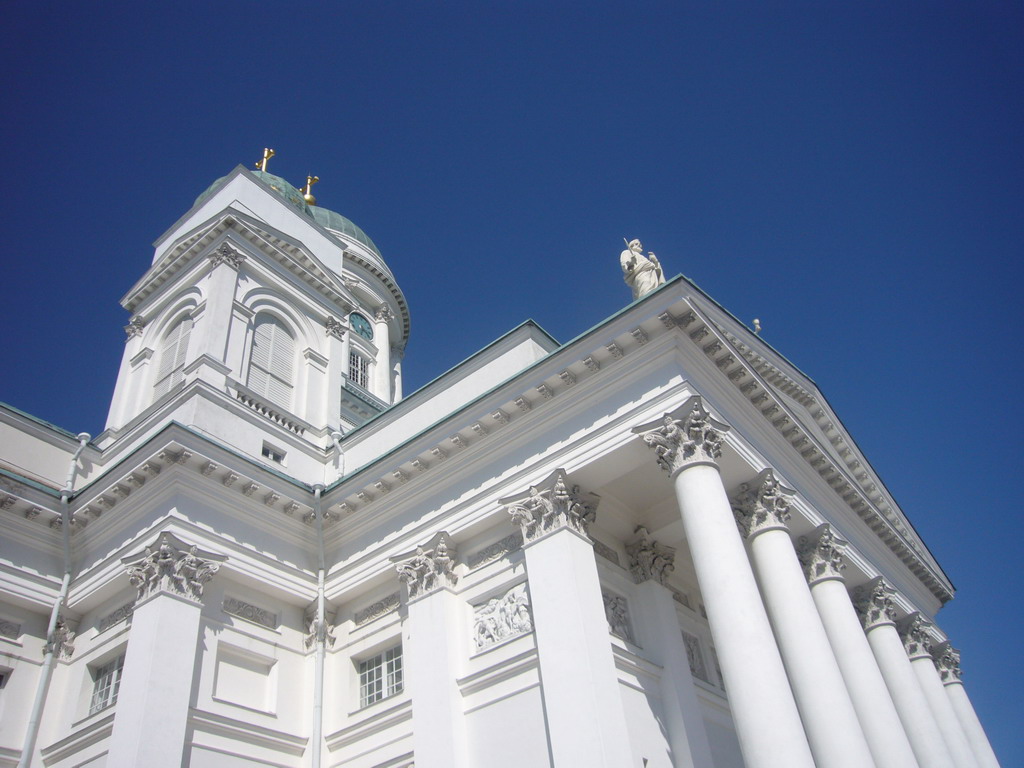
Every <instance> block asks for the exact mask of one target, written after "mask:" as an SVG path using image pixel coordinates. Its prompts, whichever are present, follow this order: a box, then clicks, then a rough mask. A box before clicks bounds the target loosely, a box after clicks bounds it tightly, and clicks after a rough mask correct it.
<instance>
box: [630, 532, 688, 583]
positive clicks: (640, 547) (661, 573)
mask: <svg viewBox="0 0 1024 768" xmlns="http://www.w3.org/2000/svg"><path fill="white" fill-rule="evenodd" d="M635 533H637V534H639V536H640V538H639V539H637V540H636V541H634V542H633V543H632V544H627V545H626V554H627V555H629V571H630V573H632V574H633V579H634V580H635V581H636V583H637V584H641V583H643V582H645V581H656V582H658V583H659V584H667V582H668V577H669V575H670V574H671V573H672V572H673V571H674V570H675V559H676V550H675V548H674V547H669V546H665V545H664V544H659V543H658V542H656V541H653V540H652V539H651V537H650V534H649V533H648V531H647V529H646V528H645V527H644V526H642V525H641V526H637V529H636V531H635Z"/></svg>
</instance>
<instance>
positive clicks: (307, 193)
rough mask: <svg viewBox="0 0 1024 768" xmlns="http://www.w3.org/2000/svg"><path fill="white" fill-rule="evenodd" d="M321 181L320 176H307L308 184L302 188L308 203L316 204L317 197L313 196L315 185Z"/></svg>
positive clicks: (303, 197)
mask: <svg viewBox="0 0 1024 768" xmlns="http://www.w3.org/2000/svg"><path fill="white" fill-rule="evenodd" d="M318 181H320V177H319V176H306V186H305V187H303V188H302V199H303V200H305V201H306V203H307V204H308V205H316V198H315V197H313V191H312V190H313V185H314V184H316V183H317V182H318Z"/></svg>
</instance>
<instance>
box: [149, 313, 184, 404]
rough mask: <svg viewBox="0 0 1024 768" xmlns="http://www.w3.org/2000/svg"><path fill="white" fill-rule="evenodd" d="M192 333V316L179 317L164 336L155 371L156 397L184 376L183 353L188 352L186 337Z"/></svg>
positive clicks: (169, 389) (179, 381) (178, 382)
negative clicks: (157, 366)
mask: <svg viewBox="0 0 1024 768" xmlns="http://www.w3.org/2000/svg"><path fill="white" fill-rule="evenodd" d="M191 333H192V318H191V317H188V316H185V317H183V318H181V319H180V320H179V321H178V322H177V323H175V324H174V327H173V328H171V330H169V331H168V332H167V335H166V336H164V342H163V345H162V346H161V348H160V357H159V358H158V359H159V361H160V362H159V365H160V367H159V368H157V372H156V397H157V398H159V397H161V396H163V395H166V394H167V393H168V392H170V391H171V388H172V387H174V386H175V385H176V384H180V383H181V381H182V379H184V378H185V373H184V370H185V355H186V353H187V352H188V337H189V335H190V334H191Z"/></svg>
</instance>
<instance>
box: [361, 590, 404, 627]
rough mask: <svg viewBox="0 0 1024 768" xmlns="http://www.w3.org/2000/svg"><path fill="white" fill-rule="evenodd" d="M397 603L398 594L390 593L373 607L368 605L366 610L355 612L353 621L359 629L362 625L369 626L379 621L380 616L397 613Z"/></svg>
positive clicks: (398, 600)
mask: <svg viewBox="0 0 1024 768" xmlns="http://www.w3.org/2000/svg"><path fill="white" fill-rule="evenodd" d="M399 602H400V599H399V594H398V592H392V593H391V594H390V595H388V596H387V597H385V598H384V599H382V600H378V601H377V602H376V603H374V604H373V605H368V606H367V607H366V608H363V609H362V610H359V611H356V613H355V616H354V617H353V621H354V622H355V625H356V626H357V627H361V626H363V624H369V623H370V622H371V621H374V620H376V619H379V618H380V617H381V616H387V615H388V614H389V613H394V612H395V611H397V610H398V604H399Z"/></svg>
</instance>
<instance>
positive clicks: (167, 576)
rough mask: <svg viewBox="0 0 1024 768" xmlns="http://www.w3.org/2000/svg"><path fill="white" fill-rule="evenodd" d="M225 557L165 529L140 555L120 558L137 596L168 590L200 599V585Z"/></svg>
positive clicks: (208, 578)
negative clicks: (202, 548) (191, 543)
mask: <svg viewBox="0 0 1024 768" xmlns="http://www.w3.org/2000/svg"><path fill="white" fill-rule="evenodd" d="M226 559H227V558H226V557H225V556H224V555H218V554H215V553H213V552H206V551H205V550H200V549H199V548H198V547H196V546H194V545H192V546H190V545H188V544H186V543H184V542H183V541H181V539H179V538H177V537H176V536H174V535H173V534H171V533H167V532H166V531H165V532H164V533H162V534H160V538H159V539H158V540H157V541H156V542H154V543H153V544H151V545H150V546H148V547H146V551H145V552H144V553H143V554H142V555H135V556H131V557H125V558H122V560H121V562H122V563H123V564H124V566H125V568H126V569H127V571H128V580H129V581H130V582H131V584H132V586H133V587H135V588H136V589H137V590H138V591H139V596H138V599H139V600H144V599H146V598H147V597H149V596H150V595H154V594H156V593H158V592H168V593H171V594H175V595H181V596H183V597H187V598H191V599H192V600H195V601H196V602H202V600H203V588H204V587H205V586H206V584H207V583H208V582H209V581H210V580H211V579H212V578H213V577H214V574H216V573H217V569H218V568H220V563H221V562H223V561H224V560H226Z"/></svg>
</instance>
